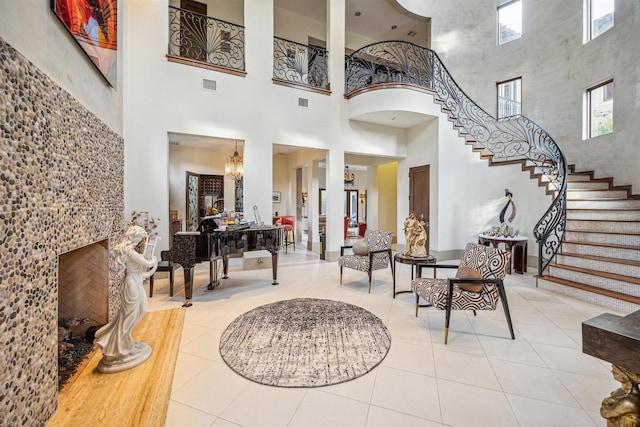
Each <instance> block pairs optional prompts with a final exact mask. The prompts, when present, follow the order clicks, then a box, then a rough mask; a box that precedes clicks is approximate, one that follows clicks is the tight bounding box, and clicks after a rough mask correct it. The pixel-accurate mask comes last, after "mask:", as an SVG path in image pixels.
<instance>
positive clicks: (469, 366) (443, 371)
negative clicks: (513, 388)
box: [433, 348, 500, 390]
mask: <svg viewBox="0 0 640 427" xmlns="http://www.w3.org/2000/svg"><path fill="white" fill-rule="evenodd" d="M433 355H434V360H435V364H436V373H437V375H438V378H442V379H445V380H449V381H455V382H458V383H463V384H468V385H474V386H477V387H483V388H488V389H492V390H500V383H499V382H498V378H497V377H496V374H495V373H494V372H493V368H492V367H491V363H489V361H488V360H487V359H486V358H485V357H481V356H475V355H470V354H464V353H458V352H453V351H447V350H444V349H441V348H435V349H434V350H433Z"/></svg>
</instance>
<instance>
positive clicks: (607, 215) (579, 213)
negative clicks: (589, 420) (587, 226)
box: [567, 209, 640, 221]
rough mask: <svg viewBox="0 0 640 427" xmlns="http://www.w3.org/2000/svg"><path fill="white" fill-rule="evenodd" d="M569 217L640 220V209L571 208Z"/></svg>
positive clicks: (568, 213)
mask: <svg viewBox="0 0 640 427" xmlns="http://www.w3.org/2000/svg"><path fill="white" fill-rule="evenodd" d="M567 219H570V220H571V219H596V220H607V219H608V220H612V221H640V210H628V211H627V210H619V211H616V210H598V209H577V210H572V209H569V210H568V211H567Z"/></svg>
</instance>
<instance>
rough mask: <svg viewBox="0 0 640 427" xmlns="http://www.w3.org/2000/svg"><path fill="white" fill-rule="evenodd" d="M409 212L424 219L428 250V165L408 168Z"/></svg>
mask: <svg viewBox="0 0 640 427" xmlns="http://www.w3.org/2000/svg"><path fill="white" fill-rule="evenodd" d="M409 212H415V215H416V217H418V218H421V219H424V222H425V225H426V226H427V227H426V228H427V245H426V246H427V251H429V165H425V166H416V167H414V168H409Z"/></svg>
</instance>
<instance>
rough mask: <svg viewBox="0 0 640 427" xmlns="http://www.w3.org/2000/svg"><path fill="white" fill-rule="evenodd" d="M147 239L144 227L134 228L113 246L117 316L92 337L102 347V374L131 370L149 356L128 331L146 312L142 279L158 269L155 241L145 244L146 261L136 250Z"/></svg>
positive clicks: (100, 369) (143, 345)
mask: <svg viewBox="0 0 640 427" xmlns="http://www.w3.org/2000/svg"><path fill="white" fill-rule="evenodd" d="M147 238H148V235H147V232H146V231H145V229H144V228H142V227H140V226H137V225H133V226H130V227H129V229H128V230H127V231H126V233H125V236H124V239H123V240H122V242H120V243H119V244H118V245H117V246H116V247H115V250H114V251H115V254H116V263H117V266H118V268H119V269H120V270H121V271H122V272H123V273H124V280H123V281H122V285H121V286H120V310H119V311H118V314H117V315H116V317H115V318H114V319H113V320H111V322H109V323H108V324H106V325H105V326H103V327H102V328H100V329H99V330H98V331H97V332H96V335H95V340H94V344H96V345H98V346H100V347H101V348H102V355H103V357H102V360H101V361H100V363H99V364H98V370H99V371H100V372H104V373H113V372H120V371H124V370H126V369H131V368H134V367H136V366H138V365H140V364H141V363H143V362H144V361H145V360H147V359H148V358H149V356H151V347H149V345H148V344H146V343H143V342H138V341H135V340H134V339H133V337H132V336H131V331H132V330H133V328H134V327H135V326H136V325H137V324H138V322H139V321H140V319H141V318H142V316H144V314H145V313H146V312H147V297H146V295H145V292H144V288H143V282H144V279H146V278H147V277H150V276H152V275H153V273H155V271H156V269H157V268H158V261H157V259H156V257H155V255H153V250H152V249H151V250H149V249H148V247H149V246H150V245H153V248H155V239H151V241H152V242H149V243H148V244H147V248H146V250H145V249H144V248H143V253H146V254H147V256H148V257H149V258H145V257H144V255H143V253H140V252H138V251H137V250H136V248H137V247H139V245H140V244H141V243H142V242H143V241H144V240H146V239H147Z"/></svg>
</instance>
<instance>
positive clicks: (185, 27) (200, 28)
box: [180, 0, 207, 62]
mask: <svg viewBox="0 0 640 427" xmlns="http://www.w3.org/2000/svg"><path fill="white" fill-rule="evenodd" d="M180 9H182V13H181V15H180V56H181V57H183V58H189V59H195V60H196V61H205V62H206V60H207V5H206V4H204V3H200V2H197V1H194V0H180Z"/></svg>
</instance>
